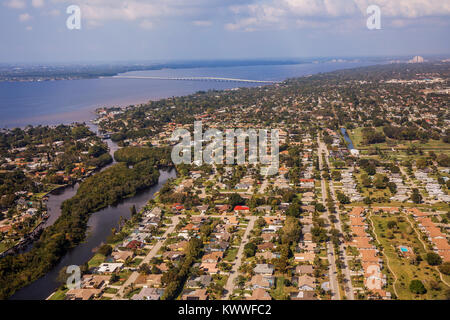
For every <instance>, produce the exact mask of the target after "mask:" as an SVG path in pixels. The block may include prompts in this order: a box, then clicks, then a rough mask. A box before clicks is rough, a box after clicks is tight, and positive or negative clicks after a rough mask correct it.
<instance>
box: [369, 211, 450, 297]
mask: <svg viewBox="0 0 450 320" xmlns="http://www.w3.org/2000/svg"><path fill="white" fill-rule="evenodd" d="M371 220H372V221H373V223H374V226H375V233H376V234H377V236H378V240H379V241H380V243H381V245H382V246H383V248H384V250H383V253H384V255H385V256H387V257H388V258H389V266H390V267H391V270H392V272H393V273H395V275H396V276H397V278H398V280H397V282H396V283H395V288H396V289H397V293H398V295H399V297H398V298H399V299H402V300H421V299H444V298H445V291H446V289H448V288H447V287H446V285H445V284H444V283H442V282H441V281H440V280H439V274H438V273H437V272H436V270H434V269H433V268H432V267H430V266H429V265H428V263H427V262H425V261H421V262H420V263H418V264H417V265H414V264H412V263H411V260H409V259H408V258H405V257H402V256H399V254H398V253H397V252H396V250H395V247H397V246H398V245H406V246H409V247H411V248H416V250H417V252H418V254H419V255H420V256H421V257H423V258H425V255H426V251H425V250H424V249H423V246H422V244H421V242H420V241H419V239H418V238H417V234H416V233H415V232H413V231H412V229H411V226H410V224H409V223H408V222H407V220H406V217H404V221H403V222H400V221H399V220H398V218H397V217H381V216H375V215H371ZM389 221H395V222H396V223H397V225H398V229H395V232H393V231H394V229H391V230H390V229H389V228H388V227H387V223H388V222H389ZM412 280H421V281H422V282H423V284H424V285H425V287H426V288H427V293H426V294H424V295H415V294H413V293H411V292H410V290H409V284H410V282H411V281H412ZM392 282H393V279H392ZM436 282H438V283H439V286H440V289H441V290H435V289H433V288H432V287H431V286H432V285H433V284H434V283H436ZM391 284H392V283H391ZM388 290H389V291H392V292H394V290H390V288H388Z"/></svg>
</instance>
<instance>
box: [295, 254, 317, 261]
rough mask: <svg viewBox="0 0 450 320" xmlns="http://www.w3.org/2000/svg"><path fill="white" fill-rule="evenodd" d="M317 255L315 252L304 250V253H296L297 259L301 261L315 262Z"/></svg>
mask: <svg viewBox="0 0 450 320" xmlns="http://www.w3.org/2000/svg"><path fill="white" fill-rule="evenodd" d="M315 257H316V255H315V254H314V252H302V253H295V254H294V259H295V261H300V262H309V263H313V262H314V258H315Z"/></svg>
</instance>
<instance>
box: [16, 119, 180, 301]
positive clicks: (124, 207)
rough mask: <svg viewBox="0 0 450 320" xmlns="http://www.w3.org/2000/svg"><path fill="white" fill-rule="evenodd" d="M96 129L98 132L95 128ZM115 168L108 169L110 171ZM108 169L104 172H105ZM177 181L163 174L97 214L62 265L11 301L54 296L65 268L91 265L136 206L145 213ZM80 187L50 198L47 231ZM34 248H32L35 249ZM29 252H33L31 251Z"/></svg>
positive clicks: (111, 145) (171, 174)
mask: <svg viewBox="0 0 450 320" xmlns="http://www.w3.org/2000/svg"><path fill="white" fill-rule="evenodd" d="M91 129H95V128H91ZM106 143H107V144H108V146H109V149H110V154H111V155H113V154H114V152H115V151H116V150H117V149H118V146H117V144H115V143H114V142H112V141H111V140H109V139H108V140H106ZM111 165H112V164H110V165H108V166H107V167H110V166H111ZM107 167H105V168H103V169H102V170H105V169H106V168H107ZM171 178H176V170H175V169H171V170H168V171H167V170H160V177H159V181H158V184H156V185H154V186H153V187H150V188H147V189H146V190H143V191H141V192H139V193H138V194H136V196H134V197H133V198H128V199H125V200H123V201H121V202H119V203H118V204H117V205H115V206H110V207H107V208H105V209H102V210H100V211H98V212H95V213H93V214H92V215H91V216H90V218H89V222H88V230H87V237H86V239H85V241H84V242H83V243H81V244H79V245H78V246H77V247H75V248H73V249H71V250H69V251H68V252H67V253H66V254H65V255H64V257H63V258H62V259H61V260H60V261H59V263H58V264H57V265H56V266H55V267H54V268H52V270H50V271H49V272H48V273H47V274H45V275H44V276H43V277H41V278H39V279H38V280H36V281H35V282H33V283H31V284H29V285H28V286H26V287H24V288H22V289H20V290H18V291H17V292H16V293H15V294H14V295H13V296H11V297H10V300H44V299H46V298H48V296H50V294H52V293H53V292H54V291H55V290H56V289H57V288H58V287H59V285H60V283H59V282H58V280H57V279H58V275H59V273H60V271H61V269H62V268H64V267H66V266H69V265H78V266H80V265H83V264H84V263H86V262H88V261H89V260H90V259H91V258H92V257H93V255H94V251H95V249H96V248H98V247H99V246H100V245H101V244H102V243H105V242H106V239H107V237H108V236H109V235H111V229H112V228H118V226H119V221H120V217H123V218H126V219H128V218H130V216H131V212H130V208H131V207H132V206H133V205H134V206H136V209H138V210H139V209H141V208H142V207H144V206H145V205H146V204H147V202H148V201H149V200H150V199H152V198H153V196H154V194H155V193H156V192H158V191H159V190H160V189H161V188H162V186H163V185H164V184H165V183H166V181H167V180H169V179H171ZM78 187H79V184H76V185H74V186H69V187H66V188H63V189H59V190H56V191H54V192H52V193H51V194H50V195H49V199H48V202H47V208H48V213H49V219H48V220H47V221H46V223H45V225H44V227H49V226H51V225H52V224H53V223H54V222H55V221H56V220H57V219H58V217H59V216H60V215H61V204H62V203H63V202H64V201H65V200H67V199H70V198H71V197H73V196H74V195H75V194H76V192H77V190H78ZM32 245H33V244H30V245H29V247H31V246H32ZM27 249H29V248H27Z"/></svg>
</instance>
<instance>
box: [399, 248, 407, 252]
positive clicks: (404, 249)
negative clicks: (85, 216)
mask: <svg viewBox="0 0 450 320" xmlns="http://www.w3.org/2000/svg"><path fill="white" fill-rule="evenodd" d="M400 250H401V251H402V252H408V248H405V247H400Z"/></svg>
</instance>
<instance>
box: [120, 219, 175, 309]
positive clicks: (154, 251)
mask: <svg viewBox="0 0 450 320" xmlns="http://www.w3.org/2000/svg"><path fill="white" fill-rule="evenodd" d="M179 220H180V216H175V217H173V219H172V224H171V226H170V227H169V228H168V229H167V230H166V232H164V235H163V236H162V239H160V240H159V241H158V242H157V243H156V244H155V245H154V247H153V248H152V249H151V250H150V252H149V253H148V254H147V255H146V256H145V258H144V260H142V262H141V263H140V264H139V265H142V264H144V263H149V262H150V260H151V259H152V258H153V257H154V256H155V255H156V254H157V253H158V251H159V249H161V247H162V246H163V244H164V242H165V240H164V239H165V238H166V237H167V236H168V235H169V234H171V233H172V232H173V231H174V230H175V227H176V226H177V224H178V221H179ZM138 277H139V272H137V271H134V272H133V273H132V274H131V275H130V276H129V277H128V279H127V281H125V282H124V284H123V285H122V286H121V287H120V289H119V291H118V292H117V294H116V296H115V297H114V299H115V300H120V299H121V298H122V296H123V294H124V291H125V288H126V287H128V286H129V285H130V284H132V283H134V282H135V281H136V279H137V278H138Z"/></svg>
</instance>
